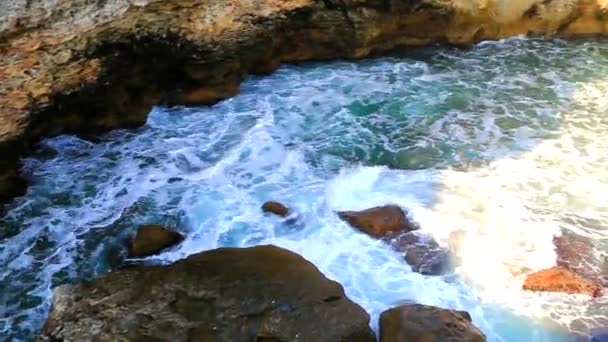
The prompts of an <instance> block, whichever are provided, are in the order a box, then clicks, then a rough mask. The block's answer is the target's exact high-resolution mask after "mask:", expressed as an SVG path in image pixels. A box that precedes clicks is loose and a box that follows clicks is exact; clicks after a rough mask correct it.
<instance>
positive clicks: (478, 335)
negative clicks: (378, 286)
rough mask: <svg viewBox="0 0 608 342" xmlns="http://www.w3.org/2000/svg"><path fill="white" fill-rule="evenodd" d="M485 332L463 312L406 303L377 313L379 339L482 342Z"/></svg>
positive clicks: (418, 341) (382, 341) (396, 341)
mask: <svg viewBox="0 0 608 342" xmlns="http://www.w3.org/2000/svg"><path fill="white" fill-rule="evenodd" d="M485 340H486V337H485V335H484V334H483V333H482V332H481V330H479V328H477V327H476V326H475V325H473V323H472V321H471V316H470V315H469V313H467V312H466V311H457V310H448V309H442V308H438V307H435V306H429V305H421V304H406V305H401V306H398V307H395V308H392V309H390V310H387V311H384V312H383V313H382V314H381V315H380V342H403V341H408V342H443V341H459V342H482V341H485Z"/></svg>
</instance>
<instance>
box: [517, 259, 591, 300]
mask: <svg viewBox="0 0 608 342" xmlns="http://www.w3.org/2000/svg"><path fill="white" fill-rule="evenodd" d="M523 289H524V290H530V291H544V292H563V293H570V294H587V295H590V296H592V297H598V296H600V295H601V291H602V288H601V286H600V285H599V284H597V283H595V282H593V281H590V280H588V279H586V278H583V277H581V276H579V275H577V274H576V273H574V272H573V271H571V270H568V269H566V268H563V267H560V266H555V267H552V268H549V269H546V270H541V271H538V272H535V273H532V274H530V275H528V276H527V277H526V280H525V281H524V285H523Z"/></svg>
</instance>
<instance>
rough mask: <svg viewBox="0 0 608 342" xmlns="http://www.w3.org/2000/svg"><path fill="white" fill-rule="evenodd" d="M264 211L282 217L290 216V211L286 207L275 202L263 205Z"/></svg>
mask: <svg viewBox="0 0 608 342" xmlns="http://www.w3.org/2000/svg"><path fill="white" fill-rule="evenodd" d="M262 211H263V212H265V213H271V214H275V215H277V216H281V217H287V216H289V213H290V210H289V208H287V207H286V206H285V205H283V204H282V203H279V202H275V201H268V202H266V203H264V204H263V205H262Z"/></svg>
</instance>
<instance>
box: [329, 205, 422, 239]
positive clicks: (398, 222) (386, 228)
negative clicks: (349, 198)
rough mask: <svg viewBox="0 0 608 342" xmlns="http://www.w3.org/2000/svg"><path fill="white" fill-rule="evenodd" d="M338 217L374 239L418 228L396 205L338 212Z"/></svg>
mask: <svg viewBox="0 0 608 342" xmlns="http://www.w3.org/2000/svg"><path fill="white" fill-rule="evenodd" d="M338 216H340V218H341V219H342V220H344V221H346V222H348V224H350V225H351V226H353V227H354V228H356V229H358V230H360V231H361V232H363V233H365V234H367V235H369V236H371V237H374V238H381V237H386V236H390V235H394V234H398V233H407V232H409V231H412V230H416V229H418V228H419V227H418V225H417V224H416V223H415V222H413V221H411V220H410V219H409V218H408V217H407V215H406V213H405V211H403V209H401V207H399V206H397V205H384V206H381V207H374V208H370V209H366V210H362V211H340V212H338Z"/></svg>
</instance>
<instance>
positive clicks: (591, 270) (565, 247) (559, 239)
mask: <svg viewBox="0 0 608 342" xmlns="http://www.w3.org/2000/svg"><path fill="white" fill-rule="evenodd" d="M553 244H554V245H555V252H556V254H557V260H556V264H557V266H559V267H562V268H565V269H568V270H570V271H572V272H574V273H576V274H577V275H579V276H581V277H583V278H587V279H589V280H592V281H594V282H596V283H598V284H602V286H608V262H607V261H606V260H600V258H598V256H597V255H596V253H595V249H596V247H595V245H594V243H593V240H592V239H590V238H587V237H584V236H581V235H578V234H575V233H573V232H570V231H563V233H562V235H560V236H556V237H554V238H553Z"/></svg>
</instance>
